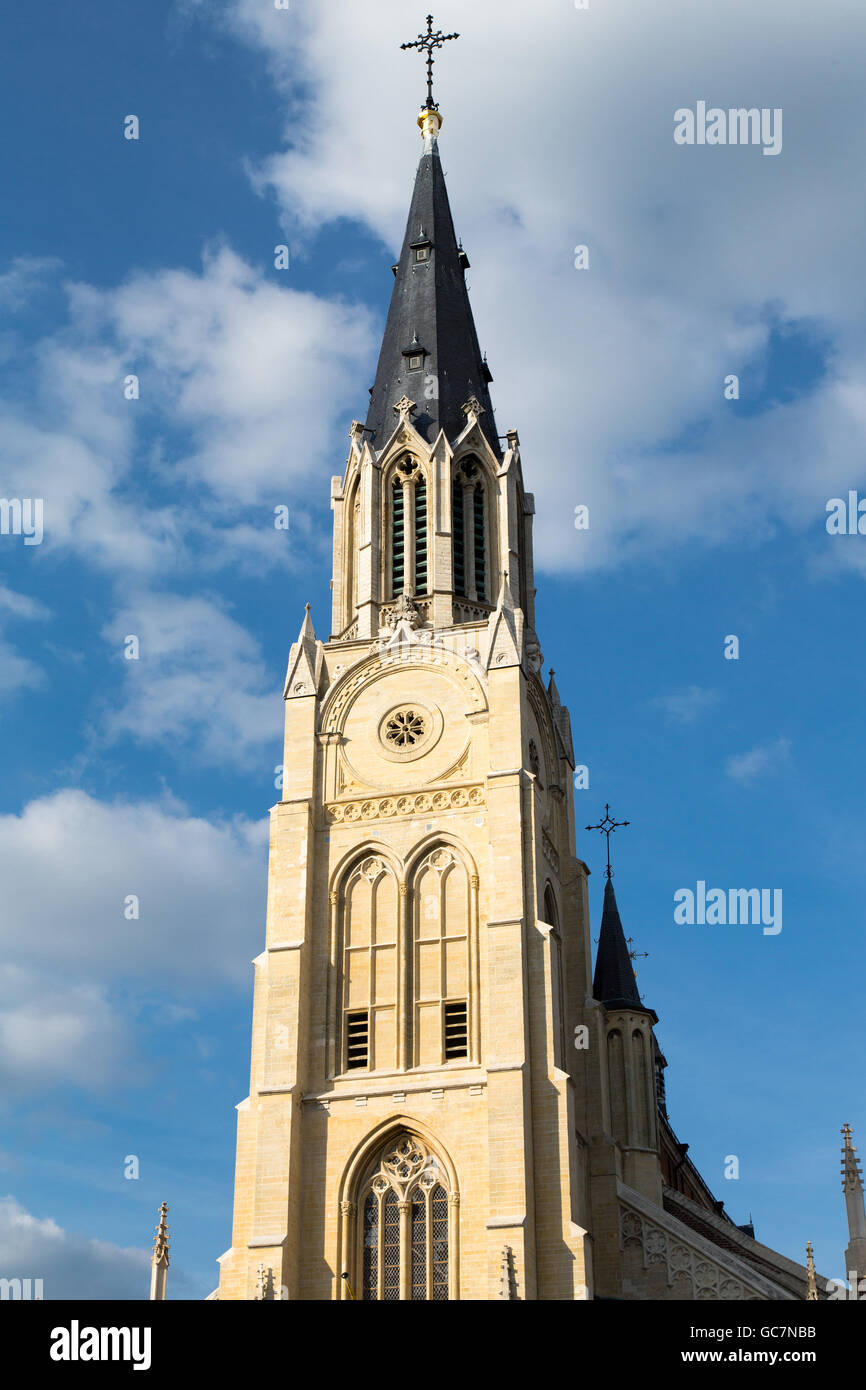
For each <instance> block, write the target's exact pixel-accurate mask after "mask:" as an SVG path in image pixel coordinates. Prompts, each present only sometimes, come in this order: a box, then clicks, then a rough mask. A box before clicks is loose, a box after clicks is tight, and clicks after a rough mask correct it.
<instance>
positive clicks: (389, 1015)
mask: <svg viewBox="0 0 866 1390" xmlns="http://www.w3.org/2000/svg"><path fill="white" fill-rule="evenodd" d="M340 915H341V918H342V920H341V935H342V966H343V968H342V972H341V982H340V983H341V990H340V992H341V1000H340V1009H341V1014H342V1029H341V1033H342V1039H341V1050H342V1055H341V1061H340V1069H341V1070H344V1071H354V1070H365V1071H374V1070H376V1069H378V1070H380V1071H381V1070H383V1069H385V1070H387V1069H393V1067H394V1066H395V1065H396V1062H397V1021H396V1017H397V989H398V978H397V933H398V924H399V915H400V898H399V892H398V887H397V881H396V879H395V878H394V875H393V873H392V872H391V871H390V869H389V868H388V866H387V865H386V864H385V862H384V860H382V859H380V858H379V857H378V855H375V854H370V855H367V856H366V857H365V858H363V859H361V860H360V861H359V862H358V863H357V864H356V865H355V867H354V868H353V869H352V870H351V872H350V873H349V874H348V876H347V879H346V881H345V883H344V886H343V892H342V894H341V903H340Z"/></svg>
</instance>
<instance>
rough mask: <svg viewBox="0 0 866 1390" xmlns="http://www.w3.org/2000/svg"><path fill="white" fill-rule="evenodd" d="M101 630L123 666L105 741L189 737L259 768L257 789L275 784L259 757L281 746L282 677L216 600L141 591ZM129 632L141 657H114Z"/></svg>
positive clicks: (219, 756)
mask: <svg viewBox="0 0 866 1390" xmlns="http://www.w3.org/2000/svg"><path fill="white" fill-rule="evenodd" d="M104 635H105V636H106V638H107V639H108V640H109V641H110V642H111V643H112V645H113V646H114V649H115V652H116V653H117V658H118V660H123V665H124V667H125V672H124V695H123V698H122V700H121V701H120V702H119V703H117V702H115V703H114V704H113V705H112V708H111V709H110V710H109V711H108V713H107V715H106V718H105V721H104V724H103V729H104V732H105V734H106V735H107V736H108V737H109V739H115V738H118V737H119V736H121V735H126V736H128V737H129V738H131V739H133V740H135V741H136V742H139V743H143V744H153V743H162V744H166V745H169V746H172V745H176V744H178V743H189V744H192V745H193V746H194V748H195V749H196V751H198V752H200V753H201V754H203V755H204V756H205V757H206V758H207V759H208V760H209V761H226V760H228V761H229V762H231V763H233V764H236V765H241V766H244V767H246V768H247V769H254V768H255V766H256V764H258V765H259V770H260V774H261V780H262V783H263V785H267V784H268V783H270V784H271V785H273V781H272V779H273V773H272V772H271V771H270V769H271V768H272V767H273V765H274V762H273V757H270V760H268V758H266V756H265V754H266V750H268V748H270V751H271V754H273V753H279V752H280V751H281V745H280V731H281V729H282V721H283V707H282V701H281V699H280V694H281V688H280V686H279V684H278V682H279V675H278V673H277V672H276V671H270V672H269V671H268V670H267V668H266V666H265V663H264V659H263V657H262V653H261V650H260V648H259V645H258V643H257V642H256V641H255V639H254V638H253V637H251V636H250V634H249V633H248V632H247V631H246V630H245V629H244V628H243V627H242V626H241V625H240V624H239V623H237V622H236V621H235V620H234V619H233V618H232V617H231V616H230V615H229V614H228V613H227V612H226V611H225V609H224V607H223V606H221V605H220V603H219V602H218V601H216V600H210V599H207V598H199V597H192V598H183V597H180V596H178V595H176V594H164V593H154V592H149V591H144V592H142V593H141V594H139V595H138V597H137V598H136V599H135V600H133V601H132V602H131V603H129V604H128V606H126V607H124V608H123V609H122V611H121V612H120V613H119V614H118V615H117V616H116V617H115V618H114V619H112V621H111V622H110V623H109V624H108V626H107V628H106V630H105V634H104ZM129 636H134V637H136V638H137V639H138V642H139V659H138V660H126V659H125V658H123V657H122V655H121V653H122V644H123V643H124V642H125V640H126V638H127V637H129ZM268 774H269V775H268Z"/></svg>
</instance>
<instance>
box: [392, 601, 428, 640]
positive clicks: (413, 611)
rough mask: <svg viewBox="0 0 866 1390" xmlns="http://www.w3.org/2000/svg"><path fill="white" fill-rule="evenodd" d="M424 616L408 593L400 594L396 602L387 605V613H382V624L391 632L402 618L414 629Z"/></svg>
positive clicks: (419, 624)
mask: <svg viewBox="0 0 866 1390" xmlns="http://www.w3.org/2000/svg"><path fill="white" fill-rule="evenodd" d="M425 616H426V615H425V614H422V613H421V610H420V609H419V607H418V604H417V603H416V602H415V600H414V599H413V598H410V597H409V595H408V594H401V595H400V597H399V598H398V599H397V601H396V603H393V604H391V605H390V606H389V608H388V611H387V614H383V623H382V626H383V627H386V628H388V629H389V630H390V631H391V632H393V631H394V629H395V628H396V626H397V624H398V623H399V622H400V621H401V620H402V621H404V622H406V623H408V624H409V626H410V627H411V628H412V630H413V631H414V630H415V628H416V627H420V626H421V624H422V623H423V621H424V618H425Z"/></svg>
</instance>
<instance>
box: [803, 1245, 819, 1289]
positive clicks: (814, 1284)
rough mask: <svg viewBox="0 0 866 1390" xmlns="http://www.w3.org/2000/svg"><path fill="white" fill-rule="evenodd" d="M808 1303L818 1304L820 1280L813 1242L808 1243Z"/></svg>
mask: <svg viewBox="0 0 866 1390" xmlns="http://www.w3.org/2000/svg"><path fill="white" fill-rule="evenodd" d="M806 1302H807V1303H817V1302H818V1279H817V1276H816V1274H815V1258H814V1256H813V1254H812V1242H811V1240H807V1241H806Z"/></svg>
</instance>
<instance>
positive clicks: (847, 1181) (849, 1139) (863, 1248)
mask: <svg viewBox="0 0 866 1390" xmlns="http://www.w3.org/2000/svg"><path fill="white" fill-rule="evenodd" d="M842 1138H843V1142H842V1191H843V1192H844V1193H845V1212H846V1215H847V1217H848V1249H847V1250H846V1251H845V1269H846V1270H847V1273H848V1280H849V1282H850V1283H851V1285H852V1287H853V1288H855V1289H859V1287H860V1281H861V1280H863V1281H866V1207H864V1204H863V1178H862V1177H861V1175H860V1160H859V1158H858V1157H857V1149H856V1146H855V1144H854V1134H853V1131H852V1129H851V1126H850V1125H849V1124H844V1125H843V1126H842ZM864 1289H866V1282H864ZM855 1297H856V1294H855Z"/></svg>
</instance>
